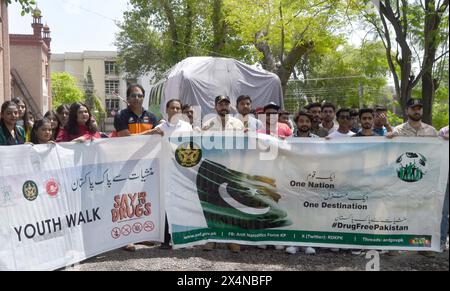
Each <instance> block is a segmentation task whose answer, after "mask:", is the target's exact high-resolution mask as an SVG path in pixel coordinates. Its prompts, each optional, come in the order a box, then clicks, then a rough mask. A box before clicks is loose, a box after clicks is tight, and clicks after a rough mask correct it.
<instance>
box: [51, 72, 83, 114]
mask: <svg viewBox="0 0 450 291" xmlns="http://www.w3.org/2000/svg"><path fill="white" fill-rule="evenodd" d="M51 78H52V95H53V108H57V107H58V106H59V105H61V104H72V103H74V102H81V101H83V97H84V94H83V91H82V90H81V89H80V88H79V87H78V85H77V79H76V78H75V77H74V76H72V75H71V74H69V73H66V72H64V73H52V74H51Z"/></svg>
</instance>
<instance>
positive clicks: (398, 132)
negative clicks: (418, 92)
mask: <svg viewBox="0 0 450 291" xmlns="http://www.w3.org/2000/svg"><path fill="white" fill-rule="evenodd" d="M406 105H407V109H406V115H407V116H408V121H407V122H405V123H403V124H400V125H399V126H397V127H395V128H394V131H393V132H390V133H388V134H387V135H386V137H387V138H393V137H394V136H409V137H414V136H415V137H436V136H438V132H437V131H436V129H435V128H434V127H432V126H431V125H428V124H426V123H423V122H422V116H423V101H422V99H409V100H408V102H407V103H406Z"/></svg>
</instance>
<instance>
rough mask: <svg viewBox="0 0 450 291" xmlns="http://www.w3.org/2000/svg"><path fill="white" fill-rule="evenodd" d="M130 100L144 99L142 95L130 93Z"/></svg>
mask: <svg viewBox="0 0 450 291" xmlns="http://www.w3.org/2000/svg"><path fill="white" fill-rule="evenodd" d="M130 98H131V99H136V98H144V95H143V94H139V93H131V94H130Z"/></svg>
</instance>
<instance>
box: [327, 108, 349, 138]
mask: <svg viewBox="0 0 450 291" xmlns="http://www.w3.org/2000/svg"><path fill="white" fill-rule="evenodd" d="M336 117H337V121H338V123H339V127H338V129H337V130H336V131H334V132H332V133H330V134H329V135H328V136H327V138H329V139H335V138H345V137H351V136H353V135H354V134H355V133H354V132H352V131H351V130H350V128H351V127H352V116H351V110H350V109H349V108H341V109H339V110H338V112H337V113H336Z"/></svg>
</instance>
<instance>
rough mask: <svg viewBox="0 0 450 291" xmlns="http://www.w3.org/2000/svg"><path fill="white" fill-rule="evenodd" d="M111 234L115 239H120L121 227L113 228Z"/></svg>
mask: <svg viewBox="0 0 450 291" xmlns="http://www.w3.org/2000/svg"><path fill="white" fill-rule="evenodd" d="M111 236H112V237H113V239H118V238H119V237H120V229H119V228H117V227H115V228H113V229H112V230H111Z"/></svg>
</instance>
